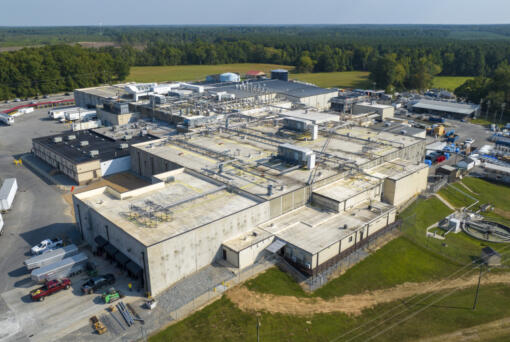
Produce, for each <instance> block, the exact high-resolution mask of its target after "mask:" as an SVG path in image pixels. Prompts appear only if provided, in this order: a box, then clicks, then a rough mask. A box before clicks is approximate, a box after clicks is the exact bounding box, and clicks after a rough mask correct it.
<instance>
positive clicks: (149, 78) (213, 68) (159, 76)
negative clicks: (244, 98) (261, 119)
mask: <svg viewBox="0 0 510 342" xmlns="http://www.w3.org/2000/svg"><path fill="white" fill-rule="evenodd" d="M279 68H284V69H288V70H293V69H294V67H293V66H287V65H276V64H253V63H240V64H218V65H175V66H144V67H131V72H130V74H129V76H128V77H127V81H129V82H131V81H133V82H162V81H199V80H204V79H205V77H206V76H207V75H212V74H220V73H223V72H237V73H239V74H241V75H244V74H245V73H246V72H247V71H250V70H261V71H264V72H266V73H269V71H271V70H273V69H279Z"/></svg>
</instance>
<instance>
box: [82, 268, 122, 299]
mask: <svg viewBox="0 0 510 342" xmlns="http://www.w3.org/2000/svg"><path fill="white" fill-rule="evenodd" d="M113 283H115V276H114V275H113V274H111V273H108V274H105V275H100V276H98V277H94V278H90V279H89V280H87V282H85V283H84V284H83V285H82V286H81V290H82V291H83V293H84V294H91V293H93V292H94V291H96V290H98V289H100V288H101V287H103V286H105V285H112V284H113Z"/></svg>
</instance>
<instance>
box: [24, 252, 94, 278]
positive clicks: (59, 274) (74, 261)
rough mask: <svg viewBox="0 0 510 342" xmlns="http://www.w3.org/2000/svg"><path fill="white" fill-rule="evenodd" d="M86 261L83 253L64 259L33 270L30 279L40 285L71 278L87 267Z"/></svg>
mask: <svg viewBox="0 0 510 342" xmlns="http://www.w3.org/2000/svg"><path fill="white" fill-rule="evenodd" d="M87 259H88V258H87V256H86V255H85V254H83V253H79V254H76V255H73V256H70V257H68V258H64V259H62V260H60V261H57V262H54V263H53V264H50V265H47V266H43V267H41V268H37V269H35V270H33V271H32V273H31V278H32V280H34V281H36V282H39V283H41V282H45V281H49V280H55V279H61V278H67V277H71V276H73V275H75V274H78V273H81V272H82V271H84V270H85V268H86V267H87Z"/></svg>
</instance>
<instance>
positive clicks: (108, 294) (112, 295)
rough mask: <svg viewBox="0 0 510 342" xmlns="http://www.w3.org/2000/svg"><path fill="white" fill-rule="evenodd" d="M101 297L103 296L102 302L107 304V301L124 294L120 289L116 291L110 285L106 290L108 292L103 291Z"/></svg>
mask: <svg viewBox="0 0 510 342" xmlns="http://www.w3.org/2000/svg"><path fill="white" fill-rule="evenodd" d="M102 297H103V300H104V303H105V304H109V303H112V302H115V301H116V300H119V299H121V298H123V297H124V296H123V295H122V294H121V293H120V291H117V290H115V289H114V288H113V287H111V288H110V289H109V290H108V292H106V293H103V295H102Z"/></svg>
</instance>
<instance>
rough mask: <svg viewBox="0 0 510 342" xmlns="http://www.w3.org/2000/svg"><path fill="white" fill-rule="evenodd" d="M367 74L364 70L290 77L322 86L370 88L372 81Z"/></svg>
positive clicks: (293, 75)
mask: <svg viewBox="0 0 510 342" xmlns="http://www.w3.org/2000/svg"><path fill="white" fill-rule="evenodd" d="M368 75H369V72H366V71H345V72H319V73H309V74H292V75H290V78H291V79H294V80H299V81H303V82H309V83H313V84H316V85H318V86H319V87H323V88H371V87H372V82H370V81H369V80H368Z"/></svg>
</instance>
